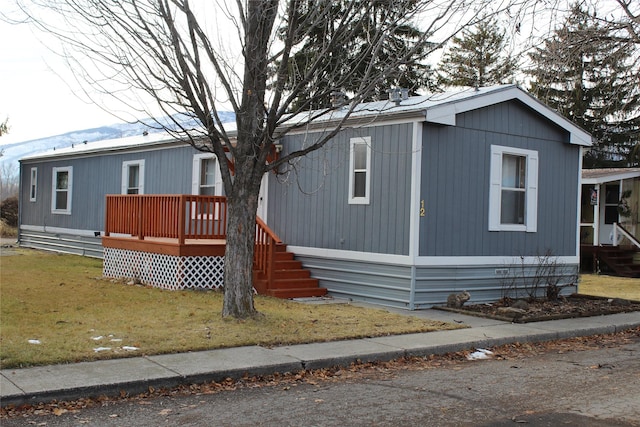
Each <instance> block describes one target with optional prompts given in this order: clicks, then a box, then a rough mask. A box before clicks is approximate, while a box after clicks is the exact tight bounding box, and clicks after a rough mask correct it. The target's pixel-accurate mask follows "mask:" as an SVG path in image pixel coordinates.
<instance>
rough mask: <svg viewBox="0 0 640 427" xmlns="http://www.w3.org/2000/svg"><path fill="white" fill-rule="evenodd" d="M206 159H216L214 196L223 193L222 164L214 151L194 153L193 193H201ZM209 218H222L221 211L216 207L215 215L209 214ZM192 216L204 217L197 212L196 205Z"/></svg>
mask: <svg viewBox="0 0 640 427" xmlns="http://www.w3.org/2000/svg"><path fill="white" fill-rule="evenodd" d="M204 159H215V161H216V168H215V178H214V180H213V181H214V187H215V190H214V196H220V195H222V175H221V173H220V165H219V164H218V158H217V157H216V155H215V154H213V153H201V154H194V155H193V167H192V174H191V194H194V195H199V194H200V177H201V175H202V173H201V172H202V160H204ZM208 216H209V218H208V219H218V218H220V212H219V210H218V209H217V208H216V210H215V212H214V214H213V216H212V215H211V214H209V215H208ZM191 217H192V218H198V219H201V218H202V214H201V213H197V212H196V209H195V206H193V207H192V209H191Z"/></svg>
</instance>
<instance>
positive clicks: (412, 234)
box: [409, 122, 423, 257]
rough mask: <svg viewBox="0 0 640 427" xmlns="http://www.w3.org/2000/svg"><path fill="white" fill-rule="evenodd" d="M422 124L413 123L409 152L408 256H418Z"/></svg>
mask: <svg viewBox="0 0 640 427" xmlns="http://www.w3.org/2000/svg"><path fill="white" fill-rule="evenodd" d="M422 127H423V126H422V123H421V122H414V123H413V141H412V151H411V210H410V211H409V256H410V257H417V256H418V255H419V254H420V190H421V188H420V183H421V179H422Z"/></svg>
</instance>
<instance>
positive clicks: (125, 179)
mask: <svg viewBox="0 0 640 427" xmlns="http://www.w3.org/2000/svg"><path fill="white" fill-rule="evenodd" d="M134 165H137V166H138V193H137V194H144V159H139V160H127V161H124V162H122V181H121V184H120V194H129V168H130V167H131V166H134Z"/></svg>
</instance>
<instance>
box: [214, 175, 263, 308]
mask: <svg viewBox="0 0 640 427" xmlns="http://www.w3.org/2000/svg"><path fill="white" fill-rule="evenodd" d="M248 175H251V174H248ZM238 179H241V177H240V176H237V177H236V182H235V183H234V190H236V191H234V192H233V194H231V195H230V196H227V209H228V216H227V218H228V223H227V245H226V249H225V257H224V306H223V308H222V316H223V317H229V316H231V317H235V318H237V319H246V318H248V317H252V316H254V315H255V314H256V313H257V312H256V310H255V307H254V305H253V253H254V245H255V235H256V211H257V208H258V192H259V191H260V181H258V183H257V185H255V184H253V183H247V184H248V185H238V184H240V183H239V182H238ZM249 179H250V178H249ZM238 189H240V191H238Z"/></svg>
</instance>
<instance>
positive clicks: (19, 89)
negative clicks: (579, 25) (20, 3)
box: [0, 0, 610, 146]
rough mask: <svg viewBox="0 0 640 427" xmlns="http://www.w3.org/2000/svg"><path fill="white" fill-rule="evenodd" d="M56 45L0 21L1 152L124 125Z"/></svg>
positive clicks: (22, 27)
mask: <svg viewBox="0 0 640 427" xmlns="http://www.w3.org/2000/svg"><path fill="white" fill-rule="evenodd" d="M599 1H600V2H604V3H607V2H608V1H610V0H599ZM14 7H15V6H14ZM8 8H9V9H10V8H11V6H10V5H8ZM2 11H3V12H7V8H5V6H4V5H3V6H2ZM8 12H9V14H10V13H11V12H12V11H11V10H9V11H8ZM208 16H209V15H208ZM215 24H216V27H217V28H220V26H219V22H216V23H215ZM223 33H224V32H223ZM58 43H59V42H58V41H57V40H56V39H54V38H53V37H51V36H47V35H46V34H44V33H41V32H38V31H37V30H34V29H32V27H30V26H28V25H25V24H21V25H14V24H9V23H7V22H5V21H3V20H2V19H0V122H3V121H4V120H5V119H6V118H8V119H9V126H10V129H9V133H8V134H6V135H3V136H2V137H1V138H0V146H2V145H5V144H11V143H16V142H23V141H28V140H31V139H36V138H44V137H49V136H54V135H59V134H62V133H65V132H70V131H74V130H81V129H88V128H93V127H98V126H104V125H110V124H114V123H120V122H122V119H121V118H118V117H116V116H114V115H111V114H109V113H108V112H106V111H104V110H103V109H101V108H100V107H99V106H98V105H95V104H93V103H91V102H87V100H86V97H85V98H84V99H83V92H82V91H81V90H80V86H79V84H78V83H76V82H75V81H74V78H73V73H72V72H71V70H70V69H69V68H68V65H67V64H65V63H64V61H63V60H62V59H61V58H60V57H58V56H57V55H56V54H55V53H53V51H52V50H50V49H49V48H47V45H48V46H49V47H53V48H54V49H55V48H56V47H57V46H58Z"/></svg>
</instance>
